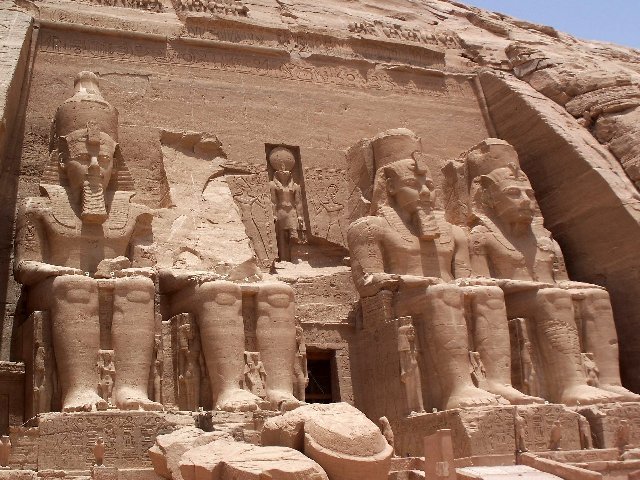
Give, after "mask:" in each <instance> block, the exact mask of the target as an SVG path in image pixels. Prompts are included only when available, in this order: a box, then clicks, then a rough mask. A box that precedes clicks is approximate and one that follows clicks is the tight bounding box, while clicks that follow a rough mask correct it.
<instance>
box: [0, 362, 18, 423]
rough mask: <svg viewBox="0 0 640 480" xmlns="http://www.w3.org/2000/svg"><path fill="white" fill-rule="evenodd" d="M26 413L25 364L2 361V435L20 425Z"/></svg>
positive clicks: (0, 388)
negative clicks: (11, 427) (13, 426)
mask: <svg viewBox="0 0 640 480" xmlns="http://www.w3.org/2000/svg"><path fill="white" fill-rule="evenodd" d="M23 414H24V364H22V363H17V362H0V435H7V434H8V433H9V425H20V424H21V423H22V422H23V421H24V420H23Z"/></svg>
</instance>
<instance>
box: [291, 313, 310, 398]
mask: <svg viewBox="0 0 640 480" xmlns="http://www.w3.org/2000/svg"><path fill="white" fill-rule="evenodd" d="M296 345H297V349H296V363H294V364H293V373H294V375H295V392H294V396H295V397H296V398H297V399H298V400H300V401H301V402H304V399H305V389H306V388H307V385H309V372H308V370H307V346H306V344H305V343H304V330H303V329H302V327H301V326H300V325H297V326H296Z"/></svg>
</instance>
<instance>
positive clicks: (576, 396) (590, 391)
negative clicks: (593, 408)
mask: <svg viewBox="0 0 640 480" xmlns="http://www.w3.org/2000/svg"><path fill="white" fill-rule="evenodd" d="M621 400H622V397H621V396H620V395H619V394H616V393H613V392H608V391H606V390H602V389H601V388H595V387H591V386H589V385H576V386H573V387H569V388H567V389H565V391H564V392H562V395H561V396H560V403H564V404H565V405H578V404H580V405H593V404H594V403H613V402H619V401H621Z"/></svg>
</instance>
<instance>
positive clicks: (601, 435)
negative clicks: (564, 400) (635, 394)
mask: <svg viewBox="0 0 640 480" xmlns="http://www.w3.org/2000/svg"><path fill="white" fill-rule="evenodd" d="M578 412H579V413H580V414H581V415H584V416H585V417H587V419H588V420H589V423H590V424H591V431H592V433H593V436H594V437H595V442H594V446H595V447H596V448H614V447H616V446H617V442H618V438H617V437H618V434H619V431H618V430H619V428H620V425H621V422H622V421H623V420H626V421H627V424H628V425H629V432H628V435H629V445H640V404H639V403H612V404H608V405H601V406H592V407H584V408H582V409H580V410H578Z"/></svg>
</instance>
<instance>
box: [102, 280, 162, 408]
mask: <svg viewBox="0 0 640 480" xmlns="http://www.w3.org/2000/svg"><path fill="white" fill-rule="evenodd" d="M154 297H155V287H154V284H153V281H152V280H150V279H149V278H146V277H130V278H118V279H116V284H115V289H114V292H113V320H112V324H111V339H112V343H113V351H114V355H115V357H114V364H115V369H116V381H115V385H114V393H115V395H114V398H115V402H116V406H117V407H118V408H120V409H122V410H138V409H139V408H143V409H145V410H162V405H161V404H159V403H156V402H153V401H151V400H149V393H148V382H149V372H150V371H151V362H152V361H153V342H154V337H155V335H154V334H155V314H154V308H153V302H154Z"/></svg>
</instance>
